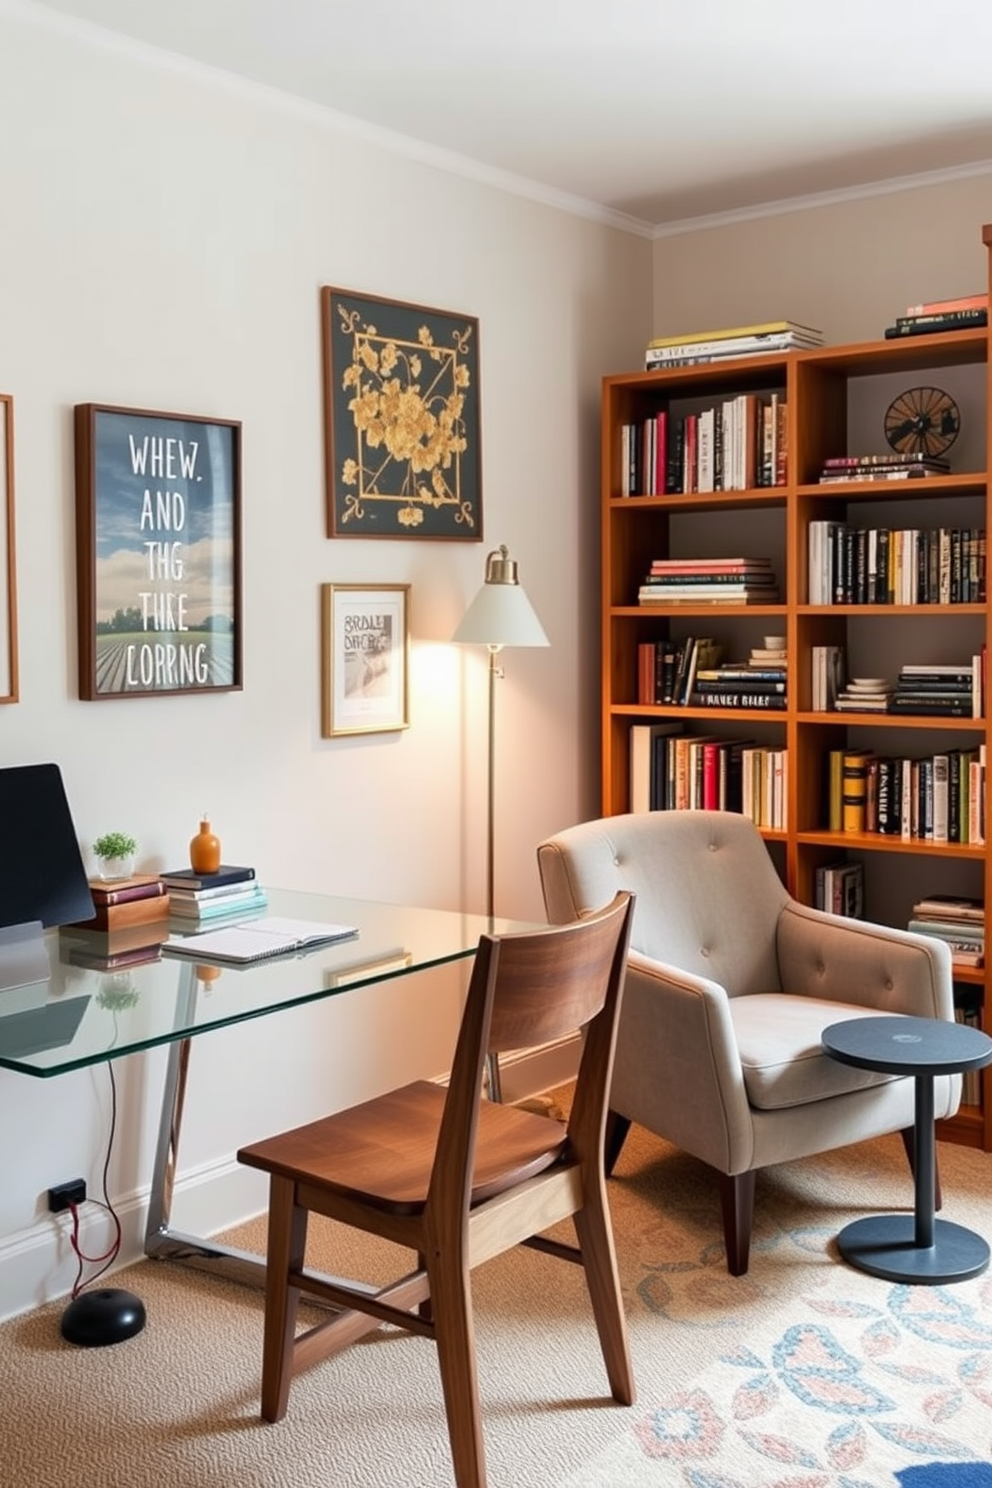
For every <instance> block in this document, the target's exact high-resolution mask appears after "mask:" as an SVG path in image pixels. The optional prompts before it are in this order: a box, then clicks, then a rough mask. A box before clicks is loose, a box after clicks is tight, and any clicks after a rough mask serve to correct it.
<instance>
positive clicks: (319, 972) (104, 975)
mask: <svg viewBox="0 0 992 1488" xmlns="http://www.w3.org/2000/svg"><path fill="white" fill-rule="evenodd" d="M268 908H269V912H270V913H272V914H278V915H288V916H291V917H293V918H295V919H306V920H321V921H325V922H327V921H329V922H332V923H334V924H346V925H355V926H357V928H358V937H357V939H349V940H345V941H339V942H338V943H337V944H333V945H327V946H320V947H317V948H315V949H313V950H309V951H307V952H305V953H304V954H303V955H292V956H278V957H273V958H272V959H271V960H266V961H260V962H254V963H253V964H252V965H251V966H230V965H225V966H224V967H223V968H220V967H217V966H209V965H202V964H200V963H199V962H197V961H194V960H193V959H192V958H190V957H188V956H172V955H168V954H166V953H159V954H158V955H157V956H156V957H155V959H150V960H141V961H139V962H136V963H133V964H131V965H124V966H115V967H108V968H103V969H101V968H100V967H99V966H94V965H92V964H86V965H84V964H80V963H81V962H87V961H88V962H91V961H92V960H93V955H92V950H93V945H94V940H93V937H92V935H91V934H90V933H88V932H85V931H81V932H78V933H77V932H73V931H72V930H69V929H63V930H62V931H59V932H55V931H50V932H48V933H47V934H46V936H45V945H46V948H47V951H48V959H49V963H50V966H49V970H50V975H49V977H48V978H47V980H44V981H41V980H39V981H36V982H33V983H30V984H28V985H26V986H17V987H9V988H7V989H5V990H2V991H0V1067H2V1068H6V1069H10V1070H16V1071H18V1072H19V1073H21V1074H26V1075H34V1076H38V1077H41V1078H47V1077H50V1076H54V1075H60V1074H65V1073H67V1072H68V1071H70V1070H77V1069H82V1068H84V1067H86V1066H87V1065H93V1064H100V1063H106V1062H107V1061H109V1060H114V1059H121V1058H123V1057H124V1055H126V1054H135V1053H138V1052H139V1051H141V1050H143V1049H154V1048H157V1047H158V1046H160V1045H167V1046H168V1051H169V1052H168V1061H167V1067H166V1074H165V1080H164V1087H163V1092H162V1111H161V1118H160V1122H159V1132H158V1143H157V1146H156V1152H155V1162H154V1171H153V1174H152V1181H151V1192H150V1198H149V1211H148V1223H147V1227H146V1232H145V1252H146V1254H147V1255H149V1256H155V1257H158V1258H160V1259H161V1258H172V1259H180V1260H184V1261H186V1262H188V1263H189V1264H190V1265H194V1266H198V1267H200V1268H202V1269H205V1270H210V1271H219V1272H221V1273H222V1274H224V1275H226V1276H228V1277H231V1278H232V1279H234V1280H238V1281H243V1282H248V1283H249V1284H252V1285H258V1284H260V1282H261V1281H262V1279H263V1276H264V1266H263V1263H262V1262H261V1261H260V1258H259V1257H258V1256H254V1255H249V1254H248V1253H246V1252H243V1251H236V1250H233V1249H231V1248H230V1247H227V1246H223V1245H220V1244H217V1243H215V1242H213V1241H210V1240H205V1239H203V1238H202V1237H200V1236H195V1235H185V1234H180V1233H179V1232H178V1231H176V1230H173V1229H172V1228H171V1227H170V1223H169V1218H170V1207H171V1198H172V1193H173V1190H174V1186H175V1172H176V1165H177V1159H178V1145H179V1134H180V1128H181V1122H182V1101H183V1093H184V1090H185V1086H186V1076H187V1069H188V1059H189V1050H190V1041H191V1040H192V1039H193V1038H194V1037H195V1036H196V1035H197V1034H200V1033H206V1032H208V1031H209V1030H211V1029H215V1028H224V1027H227V1026H229V1025H231V1024H235V1023H243V1022H245V1021H247V1020H248V1019H250V1018H261V1017H265V1016H268V1015H271V1014H274V1013H278V1012H281V1011H282V1010H283V1009H285V1008H292V1007H300V1006H302V1005H303V1004H305V1003H310V1002H318V1001H320V1000H321V999H324V998H329V997H337V996H350V995H353V994H354V993H355V992H356V991H359V989H361V988H362V987H363V986H371V985H372V984H374V983H377V982H384V981H388V980H390V979H391V978H394V977H402V976H409V975H411V974H412V973H413V972H417V971H426V970H428V969H429V968H431V967H434V966H442V965H444V964H445V963H447V962H451V961H458V960H461V959H463V958H467V957H469V956H472V955H473V954H474V952H475V949H476V947H477V945H478V943H479V937H480V935H482V934H484V933H486V932H491V933H493V934H497V935H499V934H506V933H509V932H512V931H516V930H525V929H533V928H535V927H534V926H533V925H528V924H524V923H521V922H518V921H512V920H503V919H492V920H491V919H490V918H489V917H488V916H487V915H473V914H462V913H460V912H457V911H452V910H440V909H417V908H410V907H407V906H403V905H397V904H379V903H376V902H374V901H372V900H365V899H344V898H337V897H329V896H326V895H320V894H300V893H294V892H290V891H286V890H270V891H269V905H268ZM177 928H178V929H180V930H184V929H186V928H188V927H185V926H177V923H176V921H175V920H173V921H172V922H171V925H170V929H171V932H172V933H173V934H175V933H176V931H177ZM191 933H192V932H191ZM149 954H150V955H153V956H154V954H155V953H154V952H150V953H149Z"/></svg>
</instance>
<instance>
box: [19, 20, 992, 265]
mask: <svg viewBox="0 0 992 1488" xmlns="http://www.w3.org/2000/svg"><path fill="white" fill-rule="evenodd" d="M2 16H9V17H12V18H13V19H15V20H21V21H24V22H27V23H29V24H33V25H36V26H39V27H43V28H44V29H47V30H49V31H52V32H55V33H58V34H61V35H64V36H69V37H73V38H74V39H76V40H77V41H80V42H82V43H84V44H86V45H89V46H94V47H100V48H102V49H103V50H104V51H109V52H116V53H117V54H118V55H119V56H124V57H127V58H128V59H129V60H131V61H139V62H143V63H145V64H147V65H148V66H153V67H159V68H162V69H164V70H168V71H171V72H174V73H177V74H179V75H182V76H185V77H188V78H191V79H193V80H195V81H198V82H201V83H203V84H205V85H207V86H213V87H217V88H224V89H225V90H227V91H228V92H231V93H233V94H235V95H237V96H239V97H242V98H245V99H248V100H251V101H253V102H255V103H259V104H262V105H263V106H266V107H269V108H273V109H277V110H279V111H280V112H283V113H286V114H291V115H293V116H295V117H297V118H300V119H304V120H306V121H307V122H309V123H311V124H314V125H317V126H318V127H321V128H324V129H327V130H330V131H332V132H333V133H335V134H339V135H340V134H346V135H350V136H351V137H352V138H353V139H357V140H361V141H362V142H363V143H365V144H368V145H371V146H373V147H375V148H378V149H380V150H383V151H384V152H386V153H390V154H394V155H401V156H403V157H404V158H405V159H407V160H413V161H416V162H417V163H418V164H420V165H426V166H428V167H430V168H432V169H434V170H439V171H443V172H445V173H447V174H448V175H456V176H461V177H462V178H463V179H465V180H470V181H475V182H477V183H479V184H480V185H483V186H489V187H492V188H493V189H495V190H497V191H504V192H506V193H508V194H509V195H511V196H517V197H522V198H524V199H526V200H529V201H533V202H536V203H538V204H539V205H541V206H546V207H552V208H554V209H556V210H557V211H561V212H565V213H567V214H569V215H570V216H573V217H581V218H584V219H585V220H586V221H589V222H596V223H599V224H600V225H601V226H604V227H612V228H616V229H618V230H619V231H621V232H626V233H630V234H632V235H633V236H635V237H640V238H647V239H649V240H651V241H658V240H660V239H661V238H669V237H676V236H679V235H681V234H685V233H694V232H703V231H706V230H708V229H710V228H719V227H731V226H734V225H736V224H738V223H742V222H754V221H757V220H758V219H760V218H764V217H780V216H784V215H785V214H787V213H790V212H805V211H811V210H815V209H816V208H819V207H832V206H837V205H838V204H840V203H843V202H851V201H861V200H864V199H865V198H866V197H873V196H885V195H889V194H891V193H893V192H897V191H917V190H920V189H921V188H924V187H928V186H938V185H942V184H944V183H946V182H950V181H960V180H966V179H968V178H971V177H974V176H983V175H992V159H989V160H981V161H975V162H973V163H971V164H968V165H961V166H951V167H949V168H947V169H944V170H933V171H925V172H921V173H918V174H916V175H908V176H896V177H893V178H891V179H889V180H882V181H871V182H868V183H866V184H865V185H862V186H852V187H844V188H841V189H839V190H836V191H823V192H817V193H813V194H810V195H808V196H796V197H785V198H782V199H781V200H778V201H769V202H762V203H760V204H758V205H756V206H751V207H740V208H737V209H735V210H733V211H728V212H712V213H704V214H702V215H700V216H697V217H685V218H680V219H677V220H674V221H672V222H659V223H652V222H649V221H647V220H646V219H643V218H640V217H635V216H633V215H631V214H629V213H626V212H621V211H618V210H616V209H615V208H612V207H606V206H604V205H602V203H599V202H591V201H589V200H588V199H587V198H585V197H580V196H572V195H571V194H569V193H568V192H565V191H558V190H556V189H555V188H554V187H552V186H547V185H545V184H543V183H542V182H540V181H534V180H532V179H530V178H529V177H526V176H519V175H516V174H514V173H513V172H512V171H504V170H500V169H499V168H497V167H496V166H490V165H485V164H483V163H482V162H481V161H478V160H473V159H471V158H470V157H468V156H465V155H461V154H459V153H458V152H457V151H455V150H447V149H443V148H441V147H440V146H436V145H429V144H426V143H424V142H423V141H420V140H415V139H412V138H411V137H410V136H409V135H405V134H401V133H400V132H399V131H397V130H392V129H386V128H384V127H383V126H381V125H378V124H370V123H368V122H367V121H366V120H364V119H358V118H356V117H355V116H354V115H352V114H345V113H341V112H339V111H338V110H336V109H332V108H328V107H327V106H326V105H324V104H318V103H313V102H310V101H309V100H307V99H302V98H298V97H296V96H295V95H294V94H291V93H287V92H286V91H285V90H283V89H280V88H274V87H272V86H270V85H269V84H266V83H259V82H255V81H254V80H252V79H250V78H243V77H240V76H238V75H237V74H235V73H231V72H229V71H227V70H226V69H224V68H222V67H217V66H214V65H213V64H210V63H206V62H198V61H195V60H194V59H193V58H190V57H185V56H183V55H181V54H180V53H177V52H172V51H169V50H167V49H166V48H164V47H157V46H152V45H151V44H150V43H148V42H143V41H138V40H136V39H134V38H133V37H129V36H123V35H121V33H120V32H117V31H111V30H109V29H108V28H106V27H104V26H98V25H95V24H94V23H93V22H91V21H82V20H79V19H77V18H76V17H75V16H67V15H64V14H63V13H62V12H61V11H56V10H51V9H49V8H48V6H46V5H45V4H44V3H41V0H0V17H2Z"/></svg>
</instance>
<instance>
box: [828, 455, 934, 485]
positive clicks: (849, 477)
mask: <svg viewBox="0 0 992 1488" xmlns="http://www.w3.org/2000/svg"><path fill="white" fill-rule="evenodd" d="M950 469H951V465H950V461H949V460H943V459H941V458H940V457H939V456H938V455H914V454H908V455H897V454H890V455H832V456H831V457H830V459H828V460H824V462H823V465H822V466H821V468H820V484H821V485H831V484H833V485H836V484H838V483H842V482H844V481H892V480H915V479H923V478H925V477H926V476H928V475H949V474H950Z"/></svg>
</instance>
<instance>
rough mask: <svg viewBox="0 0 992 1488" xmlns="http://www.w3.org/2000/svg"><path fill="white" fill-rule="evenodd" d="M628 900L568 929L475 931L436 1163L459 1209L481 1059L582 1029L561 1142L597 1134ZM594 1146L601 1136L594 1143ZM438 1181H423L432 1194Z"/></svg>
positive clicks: (467, 1182)
mask: <svg viewBox="0 0 992 1488" xmlns="http://www.w3.org/2000/svg"><path fill="white" fill-rule="evenodd" d="M633 905H634V896H633V895H632V894H631V893H629V892H628V891H627V890H622V891H621V892H620V893H618V894H617V895H616V897H615V898H614V899H613V901H612V902H611V903H610V904H609V905H607V906H606V907H605V908H603V909H600V910H597V911H595V912H593V913H591V914H589V915H588V916H586V917H584V918H583V919H581V920H577V921H574V922H573V923H572V924H569V925H550V926H548V927H547V928H546V929H541V930H536V931H525V932H522V933H519V934H513V935H504V936H492V935H483V936H482V937H481V939H480V941H479V947H478V950H477V952H476V957H475V965H474V968H473V972H472V977H471V981H470V984H469V989H468V997H467V999H466V1003H465V1010H464V1013H463V1015H462V1021H461V1027H460V1029H459V1034H458V1043H457V1046H456V1049H455V1057H454V1061H453V1063H452V1069H451V1078H450V1080H449V1084H448V1094H447V1097H446V1101H445V1110H444V1118H443V1121H442V1125H441V1133H440V1139H439V1142H438V1148H437V1155H436V1161H435V1180H437V1179H438V1177H439V1170H441V1169H443V1170H444V1172H445V1173H446V1175H447V1176H446V1180H445V1182H444V1185H443V1186H444V1188H445V1189H446V1190H447V1191H448V1192H449V1193H450V1186H449V1185H450V1182H451V1179H452V1178H453V1177H454V1176H455V1175H457V1182H456V1187H458V1188H459V1189H460V1190H461V1194H462V1200H461V1202H463V1204H464V1205H465V1207H467V1204H468V1194H469V1191H470V1187H471V1172H472V1155H473V1152H474V1146H475V1131H476V1126H477V1123H478V1106H479V1101H480V1099H481V1097H482V1080H483V1072H484V1069H485V1062H486V1055H487V1054H488V1053H498V1052H501V1051H504V1050H507V1049H526V1048H534V1047H536V1046H537V1045H539V1044H543V1043H548V1042H550V1041H552V1040H554V1039H558V1038H562V1037H565V1036H566V1035H567V1034H570V1033H574V1032H575V1031H576V1030H577V1029H584V1030H585V1039H584V1041H583V1050H582V1058H581V1062H580V1067H579V1075H578V1079H577V1081H576V1089H575V1097H574V1100H573V1103H572V1113H571V1116H570V1119H569V1128H568V1130H569V1138H570V1139H572V1138H573V1137H574V1136H575V1135H576V1134H578V1133H580V1132H581V1133H583V1134H584V1135H581V1136H580V1137H579V1145H580V1147H581V1148H582V1149H583V1150H585V1149H586V1148H587V1146H588V1144H589V1143H590V1142H593V1141H595V1139H596V1132H599V1134H600V1137H601V1135H602V1130H603V1127H604V1126H605V1121H606V1101H607V1095H608V1092H609V1085H610V1076H611V1074H612V1069H613V1051H614V1048H615V1046H616V1031H617V1021H618V1018H619V1012H620V1003H621V999H622V995H623V983H624V976H625V972H626V963H627V950H628V947H629V943H630V924H631V918H632V914H633ZM600 1150H601V1142H600ZM437 1186H438V1184H437V1182H436V1181H432V1191H433V1190H434V1189H435V1188H436V1187H437Z"/></svg>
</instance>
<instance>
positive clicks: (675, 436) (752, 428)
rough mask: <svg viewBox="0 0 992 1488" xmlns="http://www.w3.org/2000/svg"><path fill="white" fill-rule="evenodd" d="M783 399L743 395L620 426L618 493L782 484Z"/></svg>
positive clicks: (666, 492) (741, 488)
mask: <svg viewBox="0 0 992 1488" xmlns="http://www.w3.org/2000/svg"><path fill="white" fill-rule="evenodd" d="M785 414H786V405H785V398H784V396H783V395H780V394H779V393H771V394H769V395H767V396H765V397H762V396H760V395H759V394H757V393H740V394H739V395H738V396H736V397H734V398H728V399H725V400H724V401H722V402H721V403H718V404H715V405H714V406H713V407H712V408H706V409H701V410H699V411H697V412H694V413H686V414H681V415H679V414H674V413H670V412H669V411H668V410H666V409H661V410H659V412H657V413H655V414H653V415H652V416H651V417H650V418H646V419H643V420H641V421H640V422H638V423H628V424H624V425H623V426H622V427H621V431H620V462H621V463H620V495H621V496H665V495H683V494H686V493H688V492H692V491H746V490H750V489H751V488H752V487H753V486H776V485H779V486H780V485H784V484H785V476H786V438H785V429H786V424H785Z"/></svg>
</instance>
